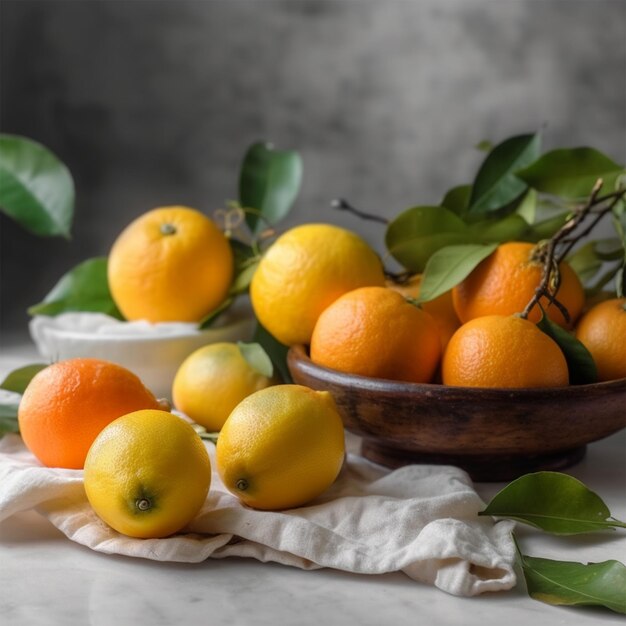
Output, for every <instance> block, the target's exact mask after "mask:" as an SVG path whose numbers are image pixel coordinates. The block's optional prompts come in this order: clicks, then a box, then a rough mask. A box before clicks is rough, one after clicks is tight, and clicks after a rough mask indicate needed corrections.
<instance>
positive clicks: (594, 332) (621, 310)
mask: <svg viewBox="0 0 626 626" xmlns="http://www.w3.org/2000/svg"><path fill="white" fill-rule="evenodd" d="M576 338H577V339H578V340H579V341H581V342H582V343H583V345H584V346H585V347H586V348H587V350H589V352H591V356H592V357H593V360H594V361H595V362H596V367H597V368H598V380H600V381H602V380H616V379H618V378H626V298H613V299H611V300H605V301H604V302H600V303H599V304H596V305H595V306H594V307H592V308H591V309H589V311H587V312H586V313H585V314H584V315H583V316H582V317H581V318H580V321H579V322H578V326H577V327H576Z"/></svg>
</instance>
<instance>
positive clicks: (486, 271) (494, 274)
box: [452, 242, 585, 328]
mask: <svg viewBox="0 0 626 626" xmlns="http://www.w3.org/2000/svg"><path fill="white" fill-rule="evenodd" d="M536 249H537V248H536V246H535V245H534V244H532V243H521V242H509V243H504V244H502V245H500V246H498V248H497V249H496V250H495V252H494V253H493V254H492V255H490V256H489V257H487V258H486V259H485V260H484V261H482V262H481V263H480V264H479V265H478V266H477V267H476V268H475V269H474V271H473V272H472V273H471V274H470V275H469V276H468V277H467V278H466V279H465V280H464V281H463V282H461V283H460V284H459V285H457V286H456V287H454V288H453V290H452V301H453V303H454V308H455V310H456V313H457V315H458V316H459V319H460V320H461V322H468V321H469V320H472V319H474V318H476V317H482V316H484V315H512V314H513V313H521V312H522V311H523V310H524V309H525V307H526V305H527V304H528V303H529V302H530V300H531V298H532V297H533V295H534V293H535V289H536V288H537V287H538V286H539V284H540V282H541V277H542V274H543V270H542V264H541V261H539V260H536V259H535V258H534V253H535V251H536ZM559 272H560V276H561V284H560V287H559V289H558V292H557V293H556V298H557V299H558V301H559V302H560V303H561V304H562V305H563V306H565V308H566V309H567V311H568V312H569V315H570V322H569V323H567V322H566V320H565V318H564V317H563V314H562V313H561V311H559V309H558V307H556V306H554V305H550V304H549V302H548V301H547V299H546V298H542V299H541V305H542V306H543V308H544V310H545V311H546V314H547V315H548V317H549V318H550V319H551V320H552V321H554V322H556V323H557V324H559V325H561V326H564V327H567V328H571V327H572V326H573V324H574V322H575V321H576V319H577V318H578V316H579V315H580V312H581V311H582V308H583V305H584V303H585V294H584V291H583V287H582V285H581V283H580V280H579V279H578V276H577V275H576V273H575V272H574V270H573V269H572V268H571V267H570V266H569V265H568V264H567V263H561V264H560V265H559ZM540 317H541V311H540V309H539V307H537V306H535V307H534V308H533V310H532V311H531V312H530V315H529V316H528V319H529V320H530V321H531V322H538V321H539V319H540Z"/></svg>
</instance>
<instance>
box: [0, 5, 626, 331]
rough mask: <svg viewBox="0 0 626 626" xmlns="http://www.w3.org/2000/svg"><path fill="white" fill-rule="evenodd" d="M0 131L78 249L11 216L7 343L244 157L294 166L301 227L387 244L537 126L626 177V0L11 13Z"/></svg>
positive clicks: (6, 239) (231, 185)
mask: <svg viewBox="0 0 626 626" xmlns="http://www.w3.org/2000/svg"><path fill="white" fill-rule="evenodd" d="M1 12H2V22H1V24H2V26H1V28H2V31H1V52H2V67H1V71H2V74H1V76H2V100H1V109H0V113H1V124H2V129H3V131H4V132H13V133H20V134H24V135H28V136H30V137H33V138H35V139H37V140H39V141H41V142H43V143H44V144H46V145H48V146H49V147H50V148H52V149H53V150H54V151H55V152H56V153H57V154H58V155H59V156H60V157H62V158H63V159H64V160H65V161H66V162H67V164H68V165H69V167H70V169H71V170H72V172H73V174H74V176H75V178H76V183H77V193H78V196H77V207H76V219H75V226H74V237H73V239H72V241H71V242H69V243H68V242H64V241H61V240H41V239H38V238H36V237H32V236H30V235H27V234H24V233H22V232H21V231H20V230H19V229H18V228H17V227H16V226H14V225H13V223H11V222H10V221H9V220H8V219H6V218H4V216H0V226H1V229H2V233H1V236H2V285H1V288H2V292H1V293H2V320H1V321H2V329H3V337H2V340H3V341H8V337H7V330H8V329H9V328H17V329H18V330H20V329H21V330H25V328H26V320H27V318H26V315H25V313H24V309H25V307H26V306H27V305H29V304H32V303H33V302H36V301H38V300H39V299H40V298H41V297H42V296H43V295H45V293H46V292H47V290H48V289H49V288H50V287H51V285H52V284H53V283H54V281H55V280H56V279H57V278H58V277H59V276H60V275H61V274H62V273H63V272H64V271H66V270H67V269H69V268H70V267H72V266H73V265H74V264H75V263H77V262H79V261H81V260H83V259H85V258H87V257H90V256H94V255H100V254H106V253H107V251H108V248H109V246H110V245H111V243H112V241H113V239H114V237H115V235H116V234H117V233H118V232H119V230H120V229H121V228H122V227H123V226H124V225H126V223H128V222H129V221H130V219H131V218H133V217H135V216H136V215H138V214H140V213H142V212H144V211H145V210H147V209H149V208H152V207H154V206H157V205H163V204H168V203H184V204H188V205H191V206H196V207H198V208H200V209H202V210H204V211H207V212H211V211H213V210H214V209H216V208H218V207H220V206H223V204H224V202H225V201H226V200H228V199H231V198H234V197H235V195H236V184H237V170H238V165H239V161H240V159H241V156H242V154H243V152H244V150H245V148H246V146H247V145H248V144H249V143H250V142H251V141H254V140H257V139H259V138H266V139H270V140H272V141H273V142H274V143H276V144H277V145H279V146H284V147H290V148H295V149H297V150H299V151H300V152H301V153H302V155H303V158H304V164H305V180H304V187H303V191H302V194H301V197H300V199H299V201H298V205H297V207H296V210H295V211H294V213H293V215H292V216H291V217H290V219H289V223H295V222H302V221H311V220H331V221H333V222H335V223H338V224H344V225H348V226H350V227H352V228H354V229H356V230H358V231H359V232H361V233H362V234H364V235H365V236H366V237H367V238H368V239H369V240H370V241H371V242H372V243H373V244H374V245H375V246H376V247H377V248H378V249H379V251H382V233H381V230H380V227H379V226H376V225H374V224H371V223H365V222H359V221H355V220H354V218H351V217H350V216H348V215H345V214H338V213H336V212H333V211H332V210H331V209H329V201H330V200H331V199H332V198H334V197H336V196H344V197H347V198H349V199H350V200H351V201H352V202H353V203H354V204H355V205H357V206H359V207H361V208H362V209H364V210H368V211H374V212H379V213H380V214H382V215H386V216H393V215H395V214H396V213H397V212H399V211H401V210H403V209H405V208H407V207H409V206H411V205H413V204H416V203H428V202H435V201H437V200H438V199H439V198H440V197H441V195H442V194H443V192H444V191H445V190H446V189H447V188H448V187H450V186H452V185H454V184H457V183H458V184H460V183H465V182H469V180H470V179H471V176H472V175H473V173H474V172H475V170H476V167H477V165H478V163H479V162H480V159H481V154H480V153H478V152H477V151H476V150H474V149H473V148H472V146H473V145H474V144H476V143H477V142H478V141H480V140H481V139H485V138H487V139H492V140H495V141H497V140H499V139H502V138H504V137H506V136H508V135H510V134H513V133H517V132H524V131H529V130H534V129H537V128H539V127H541V126H545V131H544V134H545V145H546V146H548V147H551V146H554V145H582V144H592V145H594V146H596V147H599V148H600V149H602V150H604V151H606V152H607V153H609V154H610V155H612V156H613V157H614V158H616V159H619V160H621V161H626V145H625V137H626V39H625V38H624V32H626V2H623V1H621V0H571V1H570V0H545V1H539V0H424V1H418V0H413V1H412V0H386V1H383V0H379V1H373V0H331V1H326V0H267V1H262V0H256V1H253V0H214V1H196V2H185V1H175V0H170V1H160V2H152V1H149V0H146V1H129V2H122V1H107V2H93V1H83V2H77V1H69V2H59V1H55V0H51V1H44V2H32V1H29V0H22V1H11V0H3V2H2V6H1Z"/></svg>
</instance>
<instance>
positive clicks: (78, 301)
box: [28, 257, 123, 319]
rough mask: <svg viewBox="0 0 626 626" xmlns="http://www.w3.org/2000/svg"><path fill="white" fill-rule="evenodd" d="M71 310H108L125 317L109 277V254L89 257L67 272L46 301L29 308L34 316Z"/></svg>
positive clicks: (106, 312) (117, 315)
mask: <svg viewBox="0 0 626 626" xmlns="http://www.w3.org/2000/svg"><path fill="white" fill-rule="evenodd" d="M68 311H88V312H92V313H105V314H106V315H110V316H111V317H116V318H118V319H123V317H122V314H121V313H120V312H119V310H118V308H117V306H116V305H115V302H114V301H113V298H112V297H111V292H110V290H109V283H108V280H107V259H106V257H95V258H93V259H87V260H86V261H83V262H82V263H79V264H78V265H77V266H76V267H74V268H72V269H71V270H70V271H69V272H67V273H66V274H64V275H63V276H62V277H61V278H60V280H59V281H58V282H57V284H56V285H55V286H54V287H53V288H52V290H51V291H50V293H48V295H47V296H46V297H45V298H44V299H43V302H40V303H39V304H35V305H33V306H31V307H30V308H29V309H28V313H29V314H30V315H51V316H53V315H58V314H59V313H65V312H68Z"/></svg>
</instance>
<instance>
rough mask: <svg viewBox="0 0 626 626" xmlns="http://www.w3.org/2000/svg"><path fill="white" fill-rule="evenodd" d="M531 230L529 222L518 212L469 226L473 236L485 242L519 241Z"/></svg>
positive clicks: (476, 239)
mask: <svg viewBox="0 0 626 626" xmlns="http://www.w3.org/2000/svg"><path fill="white" fill-rule="evenodd" d="M530 230H531V228H530V225H529V224H528V222H527V221H526V220H525V219H524V218H523V217H522V216H521V215H518V214H517V213H513V214H511V215H507V216H506V217H501V218H498V219H488V220H482V221H480V222H474V223H473V224H471V225H470V226H469V232H470V233H471V238H472V239H473V240H475V241H479V242H483V243H501V242H503V241H518V240H520V239H523V238H524V237H525V236H526V234H527V233H528V232H529V231H530Z"/></svg>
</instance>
